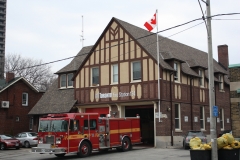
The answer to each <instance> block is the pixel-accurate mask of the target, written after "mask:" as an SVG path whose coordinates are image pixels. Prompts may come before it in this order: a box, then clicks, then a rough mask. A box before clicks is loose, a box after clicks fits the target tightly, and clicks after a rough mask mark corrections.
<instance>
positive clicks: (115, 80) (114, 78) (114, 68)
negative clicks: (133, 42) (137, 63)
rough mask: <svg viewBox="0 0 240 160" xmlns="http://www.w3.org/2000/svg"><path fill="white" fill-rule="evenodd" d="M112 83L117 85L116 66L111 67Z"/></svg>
mask: <svg viewBox="0 0 240 160" xmlns="http://www.w3.org/2000/svg"><path fill="white" fill-rule="evenodd" d="M112 83H118V65H117V64H114V65H112Z"/></svg>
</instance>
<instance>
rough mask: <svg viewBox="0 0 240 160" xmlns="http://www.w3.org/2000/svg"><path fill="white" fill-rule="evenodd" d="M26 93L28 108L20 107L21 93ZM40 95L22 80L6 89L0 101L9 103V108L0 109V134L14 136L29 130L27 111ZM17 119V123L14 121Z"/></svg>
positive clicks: (0, 95)
mask: <svg viewBox="0 0 240 160" xmlns="http://www.w3.org/2000/svg"><path fill="white" fill-rule="evenodd" d="M23 92H26V93H28V106H22V93H23ZM41 96H42V93H38V92H36V91H34V90H32V89H31V88H30V87H29V86H28V85H26V83H24V82H23V81H22V80H20V81H18V82H16V83H15V84H13V85H12V86H10V87H8V88H7V89H6V90H4V91H3V92H2V93H1V94H0V97H1V99H0V100H1V101H2V100H4V101H9V108H6V109H5V108H0V116H1V121H0V126H1V130H0V133H4V134H11V135H15V134H17V133H19V132H23V131H30V130H29V118H30V116H28V113H29V111H30V110H31V109H32V108H33V106H34V105H35V104H36V103H37V101H38V100H39V99H40V98H41ZM16 117H19V121H16Z"/></svg>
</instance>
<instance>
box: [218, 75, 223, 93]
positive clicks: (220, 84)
mask: <svg viewBox="0 0 240 160" xmlns="http://www.w3.org/2000/svg"><path fill="white" fill-rule="evenodd" d="M218 80H219V90H221V91H223V75H222V74H219V76H218Z"/></svg>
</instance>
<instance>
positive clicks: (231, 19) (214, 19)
mask: <svg viewBox="0 0 240 160" xmlns="http://www.w3.org/2000/svg"><path fill="white" fill-rule="evenodd" d="M212 20H233V21H234V20H240V19H212Z"/></svg>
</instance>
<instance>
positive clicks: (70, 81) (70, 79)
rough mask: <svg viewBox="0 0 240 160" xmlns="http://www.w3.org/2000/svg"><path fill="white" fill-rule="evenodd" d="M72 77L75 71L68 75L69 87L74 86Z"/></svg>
mask: <svg viewBox="0 0 240 160" xmlns="http://www.w3.org/2000/svg"><path fill="white" fill-rule="evenodd" d="M72 78H73V73H69V74H68V75H67V80H68V81H67V82H68V83H67V86H68V87H73V81H72Z"/></svg>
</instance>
